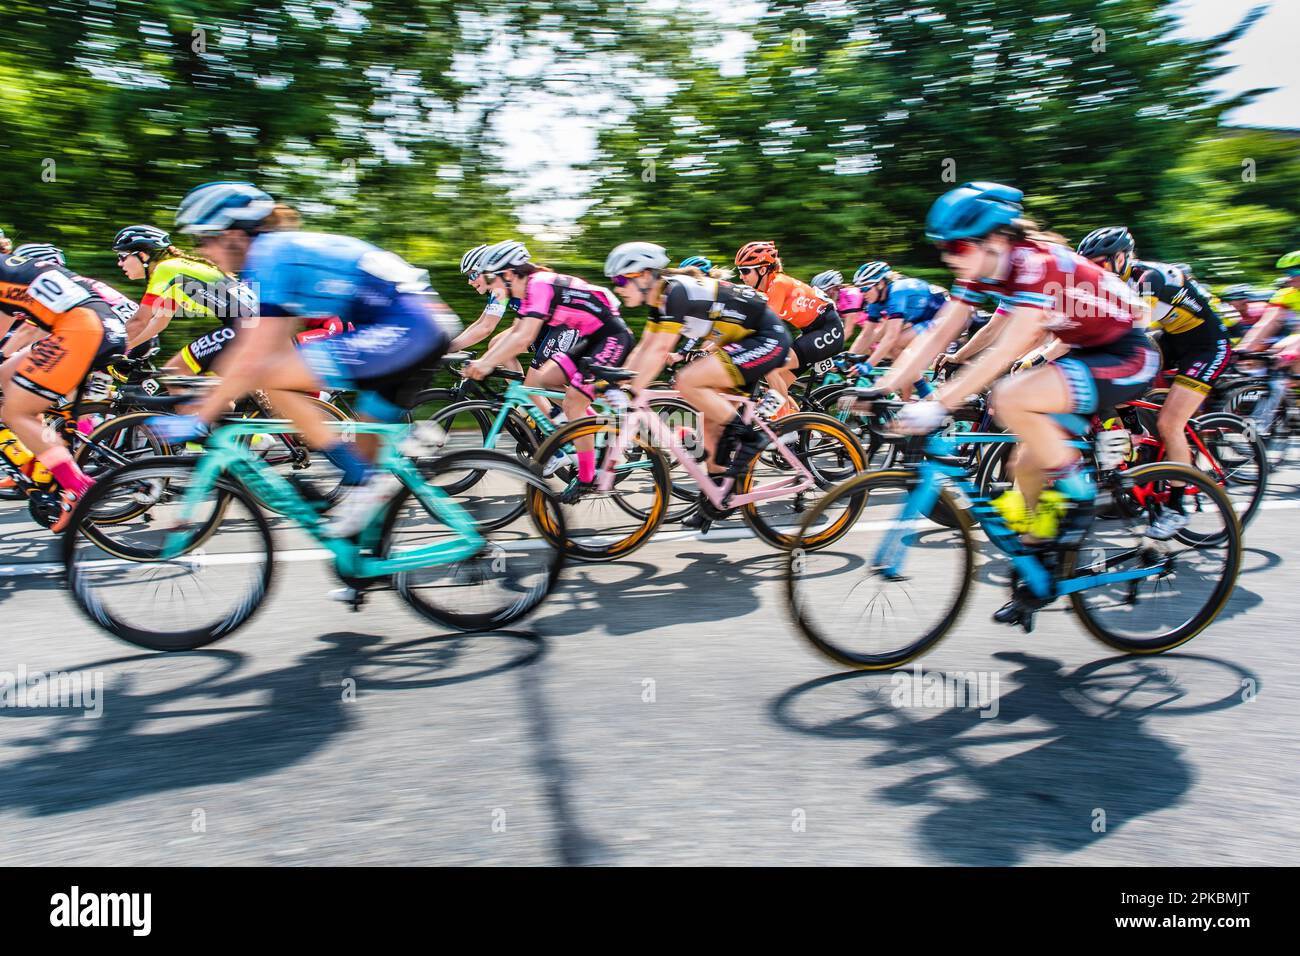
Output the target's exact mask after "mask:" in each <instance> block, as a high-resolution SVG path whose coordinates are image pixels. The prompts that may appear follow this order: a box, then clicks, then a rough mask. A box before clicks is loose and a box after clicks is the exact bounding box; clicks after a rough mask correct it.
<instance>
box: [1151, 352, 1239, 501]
mask: <svg viewBox="0 0 1300 956" xmlns="http://www.w3.org/2000/svg"><path fill="white" fill-rule="evenodd" d="M1231 358H1232V349H1231V348H1230V347H1229V345H1228V339H1227V337H1226V336H1225V337H1224V338H1222V339H1220V340H1219V341H1218V342H1217V343H1215V344H1214V345H1213V346H1211V347H1210V348H1208V349H1205V350H1198V351H1196V352H1193V353H1189V354H1187V355H1186V356H1184V357H1183V358H1182V359H1181V360H1180V361H1179V363H1178V366H1177V367H1178V374H1177V375H1176V376H1175V377H1174V383H1173V385H1171V386H1170V387H1169V394H1168V395H1167V396H1166V397H1165V401H1164V404H1163V405H1161V406H1160V413H1159V415H1157V416H1156V428H1157V430H1158V431H1159V432H1160V440H1161V441H1163V442H1164V445H1165V458H1167V459H1168V460H1169V461H1177V462H1181V463H1183V464H1185V465H1190V464H1191V463H1192V449H1191V447H1190V446H1189V445H1188V444H1187V433H1186V431H1185V430H1184V429H1185V428H1186V427H1187V422H1188V420H1190V419H1191V417H1192V416H1193V415H1195V414H1196V411H1197V409H1199V408H1200V407H1201V403H1202V402H1204V401H1205V396H1206V395H1208V394H1210V389H1211V388H1212V387H1213V386H1214V380H1215V379H1217V378H1218V377H1219V376H1220V375H1221V374H1222V373H1223V370H1224V369H1225V368H1227V367H1228V361H1229V360H1230V359H1231ZM1183 488H1184V486H1183V483H1182V482H1170V483H1169V505H1170V507H1171V508H1173V509H1174V510H1176V511H1179V512H1181V511H1182V510H1183Z"/></svg>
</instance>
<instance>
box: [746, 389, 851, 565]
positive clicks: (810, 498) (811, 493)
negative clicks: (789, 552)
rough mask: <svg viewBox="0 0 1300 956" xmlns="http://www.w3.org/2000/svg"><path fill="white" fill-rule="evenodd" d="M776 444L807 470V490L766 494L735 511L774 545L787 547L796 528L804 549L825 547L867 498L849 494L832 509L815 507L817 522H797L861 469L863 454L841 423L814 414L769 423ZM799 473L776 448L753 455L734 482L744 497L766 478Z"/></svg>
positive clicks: (757, 532) (845, 527)
mask: <svg viewBox="0 0 1300 956" xmlns="http://www.w3.org/2000/svg"><path fill="white" fill-rule="evenodd" d="M771 427H772V431H773V432H774V433H775V434H776V437H777V442H778V444H779V445H780V446H782V447H784V448H786V449H788V450H789V451H790V453H791V454H793V456H794V457H795V458H796V459H797V460H798V461H799V463H800V464H802V465H803V466H804V467H805V468H807V469H808V470H809V471H810V472H811V473H812V476H813V480H814V481H815V482H816V484H815V485H814V487H813V488H811V489H809V490H808V491H801V492H799V493H798V494H794V495H786V496H783V497H779V498H768V499H766V500H764V501H755V502H751V503H750V504H747V505H744V506H743V507H742V508H741V509H740V514H741V517H743V518H744V519H745V523H746V524H748V525H749V526H750V527H751V528H753V529H754V533H755V534H756V535H758V536H759V537H760V538H762V539H763V540H764V541H766V542H767V543H768V544H770V545H772V546H773V547H776V548H789V547H790V546H791V545H792V544H793V543H794V538H795V534H796V532H797V533H798V534H799V536H800V538H801V541H802V547H804V548H805V549H807V550H812V549H815V548H824V547H826V546H827V545H829V544H831V543H832V542H834V541H835V540H836V539H838V538H839V537H840V536H841V535H843V534H844V533H845V532H846V531H848V529H849V528H850V527H851V526H852V524H853V522H854V521H856V520H857V517H858V515H859V513H861V511H862V506H863V504H864V503H865V501H866V499H865V497H863V496H862V495H852V496H848V497H843V498H837V499H836V507H834V508H831V507H826V508H821V509H819V510H818V516H819V517H818V522H819V523H818V525H817V526H816V527H810V526H808V525H802V526H801V525H800V522H801V521H803V518H804V516H805V515H806V514H807V512H808V510H809V508H811V507H813V506H814V505H815V504H816V503H817V502H818V501H821V500H823V499H824V498H825V495H826V492H827V490H829V489H830V488H832V487H834V486H835V485H838V484H840V483H842V482H844V481H846V480H848V479H849V478H852V477H853V476H855V475H858V474H861V473H862V471H863V470H864V469H865V468H866V464H867V456H866V452H864V451H863V450H862V446H861V445H860V444H858V440H857V439H856V438H854V437H853V434H852V432H850V431H849V429H848V427H847V426H845V425H844V424H843V423H842V422H840V421H838V420H836V419H834V418H831V417H830V416H829V415H822V414H819V413H817V412H796V413H795V414H793V415H787V416H786V417H784V418H781V419H778V420H777V421H776V422H773V423H772V426H771ZM796 477H798V471H797V470H796V469H795V468H794V466H793V465H791V464H790V462H789V460H788V459H787V458H786V457H785V455H784V454H782V453H781V451H780V450H778V448H777V447H776V446H773V447H772V448H769V449H768V450H766V451H763V452H761V453H760V454H758V455H755V456H754V458H753V460H752V461H750V463H749V465H748V466H747V467H746V468H745V470H744V472H742V473H741V475H740V479H739V480H738V481H737V482H736V494H739V495H744V494H748V493H750V492H751V491H753V490H754V489H755V488H756V487H759V486H761V485H764V484H767V483H769V482H775V481H781V480H783V479H784V480H789V479H793V478H796Z"/></svg>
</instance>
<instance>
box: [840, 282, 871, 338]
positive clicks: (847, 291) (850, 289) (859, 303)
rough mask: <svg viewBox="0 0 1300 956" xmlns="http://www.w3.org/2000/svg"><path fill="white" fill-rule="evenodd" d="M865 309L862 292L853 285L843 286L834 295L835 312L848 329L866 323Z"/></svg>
mask: <svg viewBox="0 0 1300 956" xmlns="http://www.w3.org/2000/svg"><path fill="white" fill-rule="evenodd" d="M866 308H867V305H866V299H864V298H863V296H862V290H861V289H859V288H858V287H857V286H855V285H846V286H843V287H842V288H841V289H840V290H839V292H837V293H836V295H835V311H837V312H838V313H839V314H840V318H842V319H843V320H844V324H845V325H847V326H849V327H850V328H851V327H853V326H855V325H862V324H865V323H866V321H867V313H866Z"/></svg>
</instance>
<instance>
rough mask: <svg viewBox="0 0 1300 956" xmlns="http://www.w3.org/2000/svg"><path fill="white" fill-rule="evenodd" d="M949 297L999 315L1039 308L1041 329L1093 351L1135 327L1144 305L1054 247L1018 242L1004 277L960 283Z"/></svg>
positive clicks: (1110, 277)
mask: <svg viewBox="0 0 1300 956" xmlns="http://www.w3.org/2000/svg"><path fill="white" fill-rule="evenodd" d="M952 297H953V298H954V299H956V300H958V301H959V302H964V303H966V304H967V305H972V306H975V307H977V308H978V307H981V306H988V305H996V306H997V311H998V312H999V313H1008V312H1010V311H1012V310H1013V309H1017V308H1032V309H1041V310H1043V313H1044V322H1043V326H1044V328H1046V329H1047V330H1048V331H1049V332H1051V333H1053V334H1054V335H1055V336H1056V337H1057V338H1058V339H1060V340H1061V341H1062V342H1064V343H1065V344H1067V345H1072V346H1081V347H1093V346H1100V345H1105V344H1107V343H1109V342H1114V341H1117V340H1118V339H1120V338H1122V337H1123V336H1124V335H1126V334H1127V333H1128V331H1129V330H1130V329H1132V328H1133V325H1134V322H1135V320H1136V319H1137V317H1138V316H1140V315H1141V314H1142V306H1141V303H1140V302H1139V301H1138V299H1137V296H1136V295H1135V294H1134V292H1133V290H1132V289H1130V288H1129V287H1128V286H1127V285H1126V284H1125V283H1124V281H1123V280H1122V279H1120V278H1119V277H1118V276H1114V275H1111V274H1110V273H1109V272H1107V271H1105V270H1104V269H1102V268H1101V266H1098V265H1096V264H1094V263H1092V262H1089V261H1088V260H1087V259H1085V258H1083V257H1082V256H1080V255H1078V254H1077V253H1075V252H1073V251H1072V250H1070V249H1067V248H1066V247H1065V246H1062V245H1059V244H1057V243H1048V242H1038V241H1036V240H1032V239H1022V240H1020V241H1019V242H1017V243H1016V244H1015V245H1014V246H1013V247H1012V249H1011V266H1010V269H1009V271H1008V274H1007V276H1006V277H1005V278H1003V279H959V280H957V282H956V284H954V285H953V289H952Z"/></svg>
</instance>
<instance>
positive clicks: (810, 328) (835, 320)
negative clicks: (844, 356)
mask: <svg viewBox="0 0 1300 956" xmlns="http://www.w3.org/2000/svg"><path fill="white" fill-rule="evenodd" d="M791 348H792V349H793V350H794V354H795V355H796V356H797V357H798V359H799V367H800V368H808V367H810V366H812V365H814V364H815V363H817V362H820V361H822V359H828V358H834V357H835V356H836V355H839V354H840V353H841V352H843V351H844V322H843V320H842V319H840V314H839V313H838V312H836V311H835V309H833V308H830V309H826V310H824V311H823V312H822V314H821V315H819V316H817V318H816V319H814V320H813V321H812V323H811V324H809V325H806V326H804V327H803V330H802V331H801V332H800V333H799V337H798V338H797V339H795V340H794V345H793V346H791Z"/></svg>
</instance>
